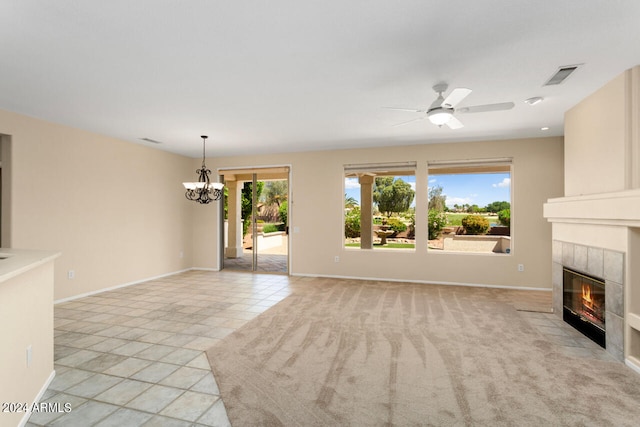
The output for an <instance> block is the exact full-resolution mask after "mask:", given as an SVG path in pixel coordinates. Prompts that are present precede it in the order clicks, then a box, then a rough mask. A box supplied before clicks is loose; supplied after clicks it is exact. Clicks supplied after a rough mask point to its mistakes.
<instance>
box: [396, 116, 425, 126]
mask: <svg viewBox="0 0 640 427" xmlns="http://www.w3.org/2000/svg"><path fill="white" fill-rule="evenodd" d="M425 117H426V116H423V117H418V118H417V119H413V120H409V121H406V122H401V123H396V124H395V125H392V126H393V127H398V126H404V125H408V124H409V123H413V122H419V121H421V120H424V118H425Z"/></svg>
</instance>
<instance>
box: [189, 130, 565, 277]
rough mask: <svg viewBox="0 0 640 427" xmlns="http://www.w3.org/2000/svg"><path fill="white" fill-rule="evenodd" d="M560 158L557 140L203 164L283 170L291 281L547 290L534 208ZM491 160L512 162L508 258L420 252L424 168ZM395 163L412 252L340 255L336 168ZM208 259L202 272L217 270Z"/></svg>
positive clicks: (555, 183) (546, 242)
mask: <svg viewBox="0 0 640 427" xmlns="http://www.w3.org/2000/svg"><path fill="white" fill-rule="evenodd" d="M562 153H563V144H562V138H540V139H527V140H505V141H492V142H472V143H454V144H424V145H412V146H404V147H387V148H373V149H359V150H338V151H323V152H313V153H289V154H281V155H261V156H239V157H229V158H216V159H210V161H207V163H209V162H210V163H211V167H214V168H232V167H245V166H255V167H258V166H275V165H291V167H292V173H291V176H292V180H291V191H292V199H291V202H290V230H291V231H292V233H291V249H292V256H291V273H292V274H295V275H327V276H344V277H361V278H380V279H391V280H414V281H424V282H428V281H432V282H441V283H463V284H481V285H493V286H516V287H535V288H550V286H551V283H550V277H551V262H550V259H551V226H550V224H549V223H547V221H546V220H545V219H544V218H543V216H542V205H543V203H544V202H545V201H546V200H547V199H548V198H550V197H559V196H561V195H562V194H563V172H562V168H563V155H562ZM498 157H512V158H513V165H514V166H513V175H512V185H513V188H514V191H513V194H514V199H513V200H512V204H513V214H512V221H513V228H512V233H513V245H512V250H513V253H512V255H510V256H498V255H475V254H474V255H471V254H466V255H465V254H460V253H457V254H452V253H439V252H435V251H429V252H427V249H426V236H427V227H426V215H427V210H426V204H427V200H426V199H427V198H426V191H427V190H426V183H427V180H428V177H427V162H428V161H435V160H465V159H482V158H498ZM401 161H417V164H418V170H417V172H416V180H417V191H418V193H417V195H416V206H417V207H416V218H417V220H416V223H417V226H416V238H417V240H418V244H419V246H418V248H417V250H416V251H415V252H409V253H407V252H399V251H391V252H389V251H384V252H383V251H378V250H376V251H364V250H349V249H345V248H344V247H343V236H342V221H343V218H342V212H343V208H344V189H343V185H344V178H343V176H344V175H343V174H344V171H343V167H344V165H345V164H352V163H375V162H401ZM420 219H422V220H420ZM294 229H297V230H298V232H297V233H296V232H295V231H294ZM211 234H212V235H213V232H211ZM420 242H421V243H420ZM203 243H204V242H201V243H200V247H199V244H198V243H196V245H195V247H194V251H195V252H200V251H204V250H205V247H204V246H202V244H203ZM207 243H208V242H207ZM206 250H209V247H207V248H206ZM215 250H216V251H217V250H218V248H217V247H216V248H215ZM216 253H217V252H216ZM335 256H339V257H340V262H339V263H336V262H334V257H335ZM215 259H216V257H214V258H213V260H215ZM213 260H212V261H211V262H210V263H209V264H207V265H204V266H206V267H210V268H215V267H217V263H216V262H215V261H213ZM518 264H524V265H525V271H524V272H518V270H517V265H518Z"/></svg>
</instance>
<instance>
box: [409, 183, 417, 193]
mask: <svg viewBox="0 0 640 427" xmlns="http://www.w3.org/2000/svg"><path fill="white" fill-rule="evenodd" d="M409 185H410V186H411V189H412V190H413V191H416V183H415V181H414V182H410V183H409Z"/></svg>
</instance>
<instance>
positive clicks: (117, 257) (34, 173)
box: [0, 111, 563, 299]
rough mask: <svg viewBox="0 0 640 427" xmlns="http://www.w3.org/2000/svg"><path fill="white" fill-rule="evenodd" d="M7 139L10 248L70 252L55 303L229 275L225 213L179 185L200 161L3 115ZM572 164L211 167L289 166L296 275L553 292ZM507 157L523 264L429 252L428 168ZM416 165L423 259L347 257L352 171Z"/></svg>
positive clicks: (411, 156)
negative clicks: (192, 272) (200, 274)
mask: <svg viewBox="0 0 640 427" xmlns="http://www.w3.org/2000/svg"><path fill="white" fill-rule="evenodd" d="M0 133H3V134H6V135H10V136H11V162H12V176H11V180H12V191H13V194H12V201H11V212H12V214H13V215H12V223H11V233H12V234H11V237H12V240H11V246H12V247H15V248H26V249H50V250H57V251H61V252H62V256H61V257H60V258H59V259H58V260H57V261H56V273H55V299H62V298H67V297H71V296H76V295H82V294H85V293H90V292H94V291H97V290H100V289H106V288H109V287H114V286H118V285H122V284H126V283H131V282H134V281H138V280H144V279H146V278H150V277H154V276H158V275H163V274H167V273H171V272H175V271H179V270H182V269H186V268H190V267H196V268H210V269H218V268H220V265H219V253H220V252H219V250H220V247H219V246H220V245H219V240H218V237H219V236H220V235H221V234H220V233H219V225H218V224H219V204H218V203H212V204H210V205H207V206H202V205H197V204H195V203H193V202H189V201H187V200H186V199H185V198H184V195H183V190H182V188H181V186H180V183H181V182H182V181H185V180H188V179H193V177H194V176H195V175H194V170H195V169H196V168H197V167H198V166H199V159H189V158H185V157H182V156H178V155H173V154H169V153H166V152H163V151H160V150H155V149H152V148H147V147H143V146H140V145H137V144H131V143H127V142H124V141H120V140H116V139H113V138H107V137H104V136H100V135H96V134H91V133H88V132H84V131H81V130H77V129H72V128H68V127H65V126H61V125H56V124H52V123H48V122H44V121H40V120H37V119H33V118H29V117H25V116H22V115H18V114H14V113H10V112H6V111H0ZM562 152H563V144H562V138H540V139H527V140H505V141H489V142H471V143H454V144H423V145H411V146H404V147H387V148H375V149H356V150H336V151H322V152H311V153H288V154H273V155H260V156H238V157H229V158H211V159H208V160H207V164H208V166H209V167H210V168H211V169H212V170H215V169H216V168H230V167H247V166H277V165H291V167H292V173H291V177H292V180H291V192H292V200H291V204H290V210H291V214H290V221H291V224H290V225H291V230H292V231H293V230H294V227H295V228H296V230H298V232H297V233H296V232H292V234H291V250H292V255H291V273H292V274H296V275H327V276H345V277H361V278H367V277H372V278H382V279H391V280H415V281H421V282H428V281H433V282H442V283H463V284H483V285H494V286H517V287H535V288H548V287H550V283H549V277H550V263H549V259H550V257H551V255H550V254H551V252H550V251H551V244H550V240H551V226H550V224H548V223H547V222H546V221H545V220H544V219H543V217H542V204H543V202H544V201H545V200H546V199H548V198H551V197H558V196H561V195H562V194H563V188H562V187H563V185H562V182H563V178H562V164H563V158H562ZM496 157H512V158H513V165H514V169H513V175H512V185H513V188H514V198H513V200H512V204H513V216H512V218H513V219H512V222H513V226H512V233H513V245H512V250H513V252H512V255H510V256H496V255H470V254H467V255H465V254H459V253H458V254H445V253H438V252H432V251H429V252H427V249H426V236H427V228H426V215H427V212H426V183H427V180H428V177H427V162H428V161H434V160H465V159H474V158H496ZM407 160H411V161H416V162H417V164H418V170H417V172H416V173H417V181H418V194H417V196H416V203H417V218H418V224H417V227H416V228H417V229H416V234H417V238H418V243H419V247H418V248H417V250H416V251H415V252H413V253H399V252H378V251H376V252H369V251H361V250H345V248H344V247H343V241H342V221H343V219H342V211H343V204H344V189H343V185H344V179H343V166H344V165H345V164H349V163H371V162H399V161H407ZM420 218H422V220H420ZM420 242H422V243H420ZM180 252H183V253H184V257H183V258H180ZM336 255H338V256H340V262H339V263H335V262H334V257H335V256H336ZM518 264H524V265H525V271H524V272H518V271H517V265H518ZM69 270H74V271H75V278H74V279H72V280H70V279H68V278H67V272H68V271H69Z"/></svg>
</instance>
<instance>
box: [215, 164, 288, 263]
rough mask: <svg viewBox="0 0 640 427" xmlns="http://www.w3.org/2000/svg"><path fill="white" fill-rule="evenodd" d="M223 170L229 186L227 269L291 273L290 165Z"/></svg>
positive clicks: (226, 221) (227, 194) (226, 228)
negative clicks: (289, 227) (289, 262)
mask: <svg viewBox="0 0 640 427" xmlns="http://www.w3.org/2000/svg"><path fill="white" fill-rule="evenodd" d="M221 173H222V174H224V181H225V186H226V191H225V205H224V211H225V215H224V217H225V224H224V230H225V242H224V260H223V268H225V269H231V270H240V271H256V272H268V273H284V274H286V273H288V271H289V266H288V260H289V256H288V254H289V230H288V198H289V168H288V167H279V168H257V169H243V170H227V171H221Z"/></svg>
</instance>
